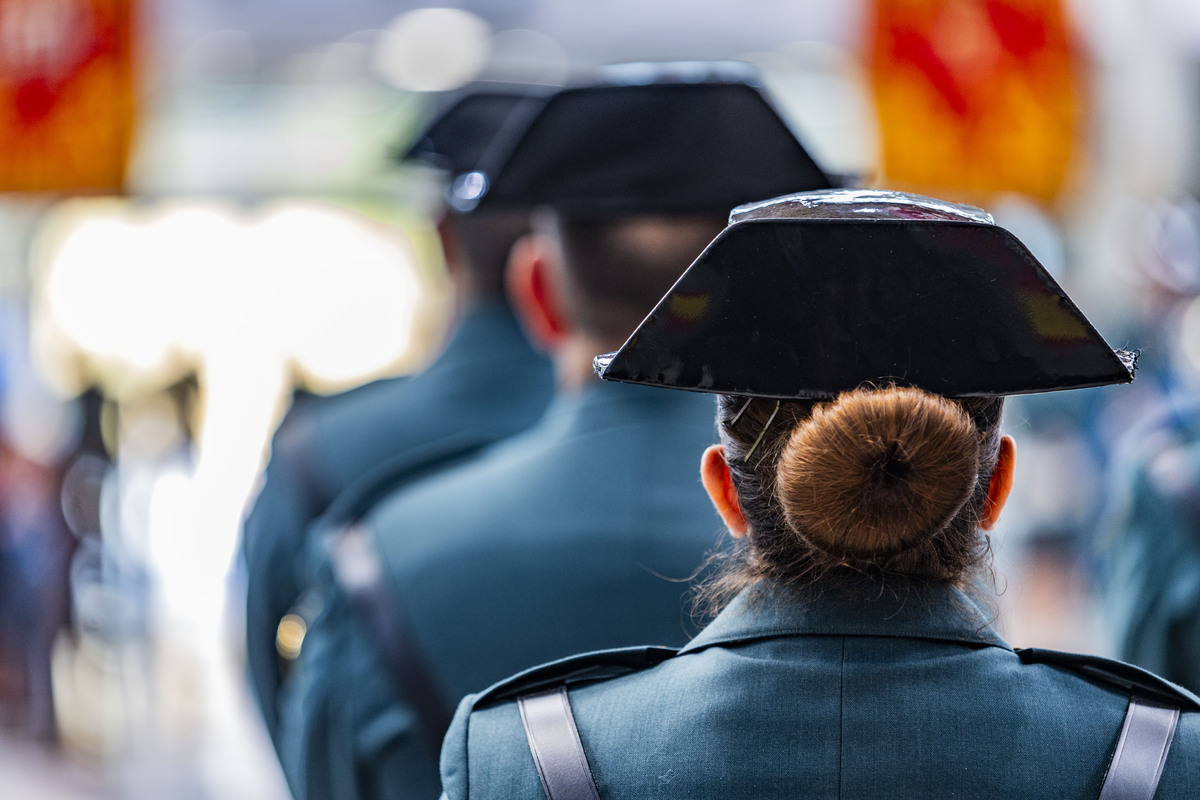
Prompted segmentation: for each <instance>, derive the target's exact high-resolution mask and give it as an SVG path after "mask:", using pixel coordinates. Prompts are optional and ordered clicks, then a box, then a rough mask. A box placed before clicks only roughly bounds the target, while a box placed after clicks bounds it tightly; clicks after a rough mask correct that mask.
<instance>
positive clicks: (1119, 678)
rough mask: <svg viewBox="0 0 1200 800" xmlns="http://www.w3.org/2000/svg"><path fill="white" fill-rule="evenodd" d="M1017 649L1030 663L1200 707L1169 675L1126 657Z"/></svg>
mask: <svg viewBox="0 0 1200 800" xmlns="http://www.w3.org/2000/svg"><path fill="white" fill-rule="evenodd" d="M1016 652H1017V655H1018V656H1020V658H1021V661H1023V662H1024V663H1026V664H1046V665H1047V666H1051V667H1060V668H1062V669H1065V670H1067V671H1068V672H1073V673H1075V674H1076V675H1079V676H1080V677H1082V678H1086V679H1087V680H1090V681H1092V682H1094V683H1099V684H1101V685H1103V686H1111V687H1116V688H1118V689H1120V690H1122V691H1124V692H1128V693H1130V694H1134V695H1138V696H1140V697H1145V698H1147V699H1151V700H1157V701H1159V702H1161V703H1164V704H1165V705H1169V706H1174V707H1177V708H1179V709H1180V710H1182V711H1200V697H1197V696H1196V695H1195V694H1193V693H1192V692H1190V691H1188V690H1187V689H1184V688H1183V687H1182V686H1177V685H1175V684H1173V683H1171V682H1170V681H1169V680H1167V679H1166V678H1160V677H1159V676H1157V675H1155V674H1154V673H1153V672H1149V671H1147V670H1144V669H1142V668H1141V667H1135V666H1134V665H1132V664H1126V663H1125V662H1123V661H1116V660H1114V659H1111V658H1101V657H1100V656H1092V655H1084V654H1080V653H1061V652H1059V651H1057V650H1042V649H1041V648H1037V647H1028V648H1023V649H1020V650H1017V651H1016Z"/></svg>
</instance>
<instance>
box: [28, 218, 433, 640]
mask: <svg viewBox="0 0 1200 800" xmlns="http://www.w3.org/2000/svg"><path fill="white" fill-rule="evenodd" d="M53 214H54V212H53V211H52V212H51V215H53ZM49 227H50V228H51V229H53V233H54V235H48V236H47V239H46V241H44V242H43V243H42V247H43V249H44V250H46V251H47V252H46V253H44V254H43V255H44V260H43V264H44V267H43V269H42V271H41V273H40V274H39V278H40V284H39V287H40V291H39V294H38V297H39V300H40V312H41V314H42V315H43V316H44V317H46V318H49V319H51V320H52V321H53V326H52V327H53V328H54V329H55V330H56V331H57V335H58V336H59V337H60V338H61V339H62V340H63V342H64V346H65V345H67V344H69V345H70V346H71V347H73V348H75V351H76V352H77V353H78V354H80V355H82V356H83V357H84V359H85V360H86V361H88V362H89V363H90V364H91V365H92V367H93V369H95V370H96V371H97V372H98V373H99V374H101V375H105V374H109V375H110V378H109V383H110V384H115V385H118V386H119V385H121V384H122V383H123V381H122V378H121V376H122V375H130V374H137V373H138V372H139V371H140V370H150V369H159V368H160V367H161V366H162V364H163V363H168V364H170V363H176V362H177V363H176V367H175V368H174V371H173V372H171V371H168V372H167V374H171V375H174V377H173V378H172V380H174V379H177V377H178V376H179V375H181V374H182V373H183V372H184V371H186V370H187V369H190V368H194V369H196V371H197V374H198V378H199V388H200V400H201V402H202V403H203V408H204V414H203V418H202V425H201V426H200V429H199V430H198V431H197V435H196V442H195V446H194V450H193V451H192V452H191V453H190V454H189V453H183V452H177V451H174V450H172V448H171V446H170V442H171V441H178V440H173V439H172V438H171V437H170V436H164V435H163V431H162V430H161V428H162V426H161V425H159V424H158V423H159V422H160V421H163V420H165V419H166V418H165V417H163V420H159V417H156V416H154V415H151V417H153V418H152V419H151V418H147V419H143V420H141V423H146V424H141V423H139V424H135V422H137V421H136V420H135V419H134V417H135V414H134V413H133V412H134V410H135V404H133V403H132V399H133V398H132V397H131V398H130V399H128V400H126V406H127V409H128V411H129V413H128V414H127V415H126V418H125V420H124V422H125V423H126V424H125V426H124V428H125V429H124V430H123V436H122V441H121V445H120V452H119V459H120V469H121V475H122V481H121V484H122V489H121V493H122V497H121V498H120V501H119V502H120V509H121V511H120V517H121V524H120V525H119V526H118V527H119V528H120V529H121V530H120V533H119V539H120V541H121V546H122V547H123V548H124V549H125V550H126V551H128V552H129V553H130V555H131V557H133V558H135V559H138V560H141V559H144V560H145V561H146V562H148V563H149V565H150V568H151V571H152V573H153V574H154V576H155V577H156V579H157V580H156V583H157V585H158V586H159V587H160V590H161V592H162V594H161V599H162V613H163V614H164V615H165V617H166V618H168V619H170V620H174V621H175V622H179V623H181V624H184V625H185V626H186V625H191V624H197V625H200V626H201V627H202V628H204V629H205V630H210V631H215V630H216V629H217V626H218V625H219V624H220V623H221V620H222V613H223V611H222V604H221V602H220V595H221V593H222V592H223V591H224V589H223V587H224V581H225V576H226V574H227V572H228V569H229V567H230V565H231V564H232V563H233V561H234V554H235V549H236V542H237V539H238V532H239V527H240V522H241V518H242V513H243V511H244V508H245V504H246V501H247V498H248V496H249V494H250V491H251V487H252V486H253V484H254V480H255V478H256V476H257V475H258V473H259V471H260V469H261V466H262V459H263V456H264V453H265V449H266V444H267V440H268V437H269V436H270V433H271V430H272V426H273V424H274V422H275V421H276V413H277V409H278V408H279V402H280V398H281V397H282V396H284V395H285V394H286V393H287V392H288V391H289V390H290V389H291V385H292V381H291V378H292V374H291V373H292V371H293V370H298V371H299V373H300V374H301V376H302V377H304V378H306V379H309V380H312V381H316V382H321V383H323V384H324V385H326V386H337V385H342V386H345V385H347V384H350V383H353V382H356V381H358V380H361V379H362V378H364V377H366V376H368V375H371V374H377V373H380V372H383V371H386V370H387V369H388V367H389V365H392V364H396V363H397V362H398V361H399V360H400V359H401V358H402V357H403V356H405V355H406V350H407V349H408V347H409V343H410V339H411V329H412V326H413V324H414V321H415V318H416V316H417V306H418V301H419V300H420V294H421V287H420V285H419V282H418V272H417V268H416V256H415V253H414V251H413V247H412V245H411V243H410V242H409V241H408V239H407V237H405V236H404V234H403V233H402V232H400V231H399V230H398V229H396V228H394V227H392V226H388V225H384V224H382V223H376V222H373V221H370V220H368V219H366V218H364V217H362V216H360V215H357V214H354V213H351V212H349V211H345V210H342V209H339V208H335V207H332V206H328V205H323V204H318V203H314V202H304V203H298V202H286V203H279V204H276V205H273V206H269V207H267V208H265V209H263V210H259V211H257V212H253V213H249V214H247V213H235V212H234V211H233V210H232V209H231V207H229V206H226V205H221V204H216V203H201V204H196V203H171V204H162V205H159V206H157V207H155V208H153V209H151V210H150V211H138V210H133V209H131V208H130V207H129V206H128V205H126V204H121V203H113V202H111V201H110V202H106V203H102V204H94V205H91V206H88V205H87V204H86V203H84V204H82V205H79V204H73V205H71V207H70V208H69V209H68V210H67V211H64V215H63V216H62V217H60V218H57V219H52V220H51V223H50V225H49ZM151 410H152V409H151ZM159 416H161V415H159ZM149 423H154V424H150V425H149V427H147V424H149ZM168 433H169V432H168ZM172 624H174V623H172Z"/></svg>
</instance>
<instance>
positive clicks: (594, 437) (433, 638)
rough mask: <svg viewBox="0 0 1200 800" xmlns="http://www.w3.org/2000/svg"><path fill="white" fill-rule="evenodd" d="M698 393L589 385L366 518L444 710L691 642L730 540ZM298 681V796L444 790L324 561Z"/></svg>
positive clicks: (293, 710)
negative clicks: (509, 684) (705, 566)
mask: <svg viewBox="0 0 1200 800" xmlns="http://www.w3.org/2000/svg"><path fill="white" fill-rule="evenodd" d="M715 438H716V437H715V431H714V425H713V400H712V398H711V397H709V396H706V395H699V394H693V393H686V392H663V391H660V390H658V389H653V388H647V387H642V386H629V385H624V384H611V383H601V382H600V381H598V380H594V381H592V382H591V383H590V384H589V385H588V387H587V388H586V389H584V390H583V391H582V392H581V393H580V394H578V395H573V396H566V397H561V398H560V399H559V400H557V401H556V402H555V404H554V406H552V408H551V409H550V411H549V412H548V413H547V415H546V418H545V419H544V420H543V421H542V422H541V423H539V425H538V426H536V427H535V428H533V429H531V430H529V431H527V432H525V433H524V434H521V435H520V436H516V437H513V438H512V439H509V440H507V441H506V442H503V443H501V444H500V445H497V446H496V447H495V448H492V449H491V450H489V451H488V452H486V453H484V454H483V455H481V456H480V457H478V458H476V459H474V460H472V461H470V462H469V463H465V464H463V465H460V466H458V467H456V468H454V469H452V470H448V471H444V472H440V473H438V474H437V475H435V476H433V477H431V478H429V479H428V480H424V481H421V482H419V483H416V484H411V485H408V486H406V487H404V488H403V489H402V490H401V491H400V492H398V493H396V494H395V495H392V496H389V497H387V498H386V499H384V500H383V501H382V502H380V503H379V504H378V505H377V506H376V507H375V508H374V509H373V510H372V511H371V512H370V513H368V514H367V515H366V516H365V517H363V518H362V523H361V525H362V526H365V527H367V528H369V529H370V531H371V532H372V536H373V540H374V543H375V548H376V549H377V550H378V553H379V555H380V556H381V561H382V567H383V572H384V577H385V579H386V580H385V584H386V587H387V589H388V594H389V595H390V596H391V597H392V598H393V600H394V604H395V609H396V613H398V614H400V615H402V617H403V619H404V620H405V622H406V627H407V628H408V630H409V631H410V632H411V638H412V642H413V645H414V646H415V649H416V650H417V651H418V653H419V655H420V657H421V658H422V659H423V660H424V661H425V663H426V664H427V665H428V668H429V670H428V671H429V673H430V674H432V676H433V678H434V681H435V683H436V684H437V687H438V688H437V694H438V695H439V696H440V698H439V699H440V700H441V702H442V703H443V704H444V706H445V708H446V710H447V716H449V712H450V711H452V710H453V709H454V707H455V705H456V704H457V702H458V700H459V699H460V698H461V697H462V696H463V695H464V694H466V693H467V692H471V691H478V690H480V689H481V688H484V687H486V686H488V685H490V684H492V683H494V682H495V681H497V680H499V679H501V678H503V677H504V676H505V675H510V674H512V673H513V672H515V671H516V670H519V669H524V668H526V667H529V666H532V665H534V664H538V663H542V662H544V661H547V660H550V659H554V658H562V657H564V656H567V655H570V654H571V653H577V652H580V651H583V650H591V649H598V648H602V647H623V646H631V645H647V644H664V645H675V646H678V645H682V644H684V643H685V642H686V641H687V640H688V638H690V636H691V634H693V633H694V632H695V631H696V629H697V627H698V626H696V625H694V624H692V623H691V617H690V614H689V608H690V607H689V604H688V602H687V594H688V590H689V585H688V583H687V580H686V579H687V578H688V577H689V576H691V575H692V574H693V573H694V572H695V571H696V570H697V569H698V568H699V567H700V565H701V564H702V562H703V561H704V558H705V555H706V553H707V551H708V550H709V549H710V548H711V547H712V546H714V545H715V544H716V543H717V542H718V541H719V540H720V539H721V530H722V529H721V524H720V520H719V518H718V517H717V515H716V513H715V512H714V511H713V510H712V504H711V503H710V502H709V500H708V498H707V496H706V495H705V493H704V489H703V487H702V486H701V485H700V479H699V463H700V455H701V453H702V451H703V449H704V448H705V447H706V446H707V445H708V444H711V443H712V442H713V441H714V440H715ZM322 575H323V586H322V593H323V610H322V612H321V613H320V614H319V615H318V616H317V617H316V618H315V620H314V622H313V624H312V626H311V627H310V629H309V631H308V634H307V637H306V638H305V641H304V646H303V650H302V652H301V655H300V659H299V661H298V665H297V669H296V671H295V673H294V675H293V677H292V679H290V680H289V686H288V691H287V699H286V702H285V707H284V715H283V725H282V729H281V730H282V735H281V743H282V762H283V766H284V773H285V775H286V776H287V778H288V781H289V785H290V786H291V787H292V791H293V793H294V794H295V795H296V797H297V798H298V800H317V799H318V798H337V799H338V800H355V798H380V797H397V798H402V797H430V798H435V797H437V794H438V790H439V784H440V781H439V778H438V770H437V753H436V748H431V747H430V746H429V744H428V743H427V741H426V739H425V737H424V736H423V731H422V729H421V728H420V725H419V722H418V720H417V719H416V718H415V716H414V711H413V709H412V707H411V706H410V704H409V702H407V700H406V698H405V697H404V696H403V695H402V694H400V693H398V692H397V691H396V688H395V685H394V684H393V682H392V679H391V677H392V676H391V675H389V673H388V671H387V669H386V668H385V666H384V662H383V661H382V659H381V657H380V654H379V650H378V648H377V647H376V646H375V642H374V641H372V635H373V634H374V632H373V631H372V630H368V629H367V628H366V626H365V625H364V623H363V621H362V619H361V618H360V617H359V615H358V614H356V613H355V612H356V609H355V608H354V607H352V605H351V603H350V601H349V600H348V598H347V594H346V592H345V591H344V590H343V589H342V587H340V586H339V585H338V584H337V583H336V582H335V581H334V580H333V578H332V576H333V571H332V569H331V568H329V567H326V568H325V569H323V570H322Z"/></svg>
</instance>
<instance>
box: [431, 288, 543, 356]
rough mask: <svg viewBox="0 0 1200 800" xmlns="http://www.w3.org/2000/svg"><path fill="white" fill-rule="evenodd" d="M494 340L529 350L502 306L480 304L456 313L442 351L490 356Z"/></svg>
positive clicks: (510, 314) (492, 302)
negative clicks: (514, 344) (509, 341)
mask: <svg viewBox="0 0 1200 800" xmlns="http://www.w3.org/2000/svg"><path fill="white" fill-rule="evenodd" d="M498 337H500V338H501V340H506V341H507V340H511V341H514V342H517V343H519V344H522V345H524V346H525V347H526V348H530V349H532V345H530V344H529V343H528V342H527V341H526V339H525V334H524V333H523V332H522V331H521V326H520V323H518V322H517V317H516V314H515V313H514V312H513V310H512V309H511V308H510V307H509V306H508V305H507V304H506V303H501V302H499V301H495V300H489V301H480V302H478V303H475V304H473V305H471V306H469V307H467V308H466V309H464V310H463V311H462V312H461V313H460V314H459V317H458V319H457V320H455V323H454V333H453V334H451V336H450V341H449V342H447V343H446V350H447V351H450V350H454V351H456V352H457V351H463V352H465V353H469V354H471V353H488V354H491V353H492V352H493V351H494V350H495V347H496V341H497V338H498Z"/></svg>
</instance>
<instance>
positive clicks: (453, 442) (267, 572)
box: [242, 304, 553, 740]
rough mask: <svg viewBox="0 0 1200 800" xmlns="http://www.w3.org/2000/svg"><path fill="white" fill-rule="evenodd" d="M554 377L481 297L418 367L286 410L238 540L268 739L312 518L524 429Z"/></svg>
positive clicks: (506, 318) (250, 651)
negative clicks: (378, 479)
mask: <svg viewBox="0 0 1200 800" xmlns="http://www.w3.org/2000/svg"><path fill="white" fill-rule="evenodd" d="M552 383H553V378H552V370H551V367H550V364H549V362H548V361H547V360H546V359H545V358H543V357H542V356H540V355H538V354H537V353H535V352H534V350H533V349H532V348H531V347H530V345H529V343H528V341H527V340H526V339H525V336H524V334H523V333H522V331H521V329H520V326H519V325H518V324H517V320H516V318H515V317H514V316H513V313H512V311H511V310H509V309H508V308H507V307H505V306H502V305H499V304H488V305H482V306H479V307H476V308H474V309H472V310H470V311H467V312H466V313H464V315H463V316H462V318H461V319H460V320H459V321H458V324H457V327H456V329H455V333H454V336H453V337H452V338H451V340H450V342H449V343H448V345H447V347H446V349H445V351H444V352H443V353H442V354H441V355H440V356H439V357H438V359H437V360H436V361H434V363H433V364H431V365H430V366H429V367H428V368H427V369H426V370H425V371H423V372H421V373H420V374H418V375H414V376H412V377H408V378H394V379H389V380H381V381H376V382H374V383H370V384H367V385H366V386H362V387H360V388H358V389H354V390H352V391H349V392H346V393H344V394H340V395H334V396H331V397H327V398H316V399H313V400H311V401H309V402H308V403H306V404H304V405H302V406H296V407H294V408H293V410H292V411H290V412H289V413H288V415H287V416H286V417H285V418H284V421H283V423H282V424H281V425H280V428H279V431H278V432H277V433H276V436H275V440H274V442H273V443H272V455H271V461H270V463H269V464H268V466H267V472H266V483H265V484H264V485H263V489H262V492H261V493H260V494H259V496H258V499H257V500H256V501H255V504H254V508H253V511H252V512H251V514H250V516H249V518H248V519H247V520H246V525H245V529H244V532H243V542H242V546H243V552H244V554H245V564H246V574H247V591H246V659H247V662H248V666H249V670H250V677H251V685H252V687H253V689H254V693H255V695H256V697H257V698H258V701H259V705H260V707H261V708H262V711H263V717H264V719H265V721H266V723H267V728H268V730H269V731H270V732H271V735H272V738H274V739H276V740H277V724H278V698H277V693H278V691H279V681H280V672H279V657H278V655H277V654H276V651H275V632H276V629H277V628H278V626H279V621H280V619H282V618H283V616H284V615H285V614H287V613H288V611H289V610H290V609H291V608H292V606H293V605H294V604H295V603H296V601H297V599H298V598H299V597H300V595H301V593H302V591H303V590H304V588H305V587H306V586H307V584H308V582H309V580H310V575H309V571H310V567H309V563H310V561H311V548H310V540H311V539H312V538H313V537H312V534H311V529H310V525H311V523H313V521H314V520H315V519H317V518H318V517H319V516H320V515H321V514H323V513H325V511H326V510H327V509H328V507H329V505H330V503H331V502H332V501H333V500H334V498H336V497H338V496H339V495H340V494H342V493H343V492H344V491H345V490H347V489H348V488H349V487H351V486H352V485H355V484H357V483H360V482H363V481H369V480H372V479H373V477H372V476H375V475H376V474H377V473H386V477H387V479H388V480H391V481H394V482H399V481H400V480H401V479H402V477H403V476H404V475H407V474H409V473H415V472H418V471H421V470H425V469H429V468H432V467H434V466H437V465H444V464H446V463H447V462H449V461H451V460H453V459H455V458H459V457H462V456H463V455H465V454H467V453H470V452H472V451H474V450H477V449H479V448H480V447H482V446H485V445H488V444H492V443H494V442H496V441H498V440H500V439H502V438H504V437H506V436H511V435H512V434H514V433H517V432H518V431H521V430H524V429H525V428H528V427H529V426H531V425H533V424H534V423H535V422H536V421H537V420H538V419H539V418H540V416H541V415H542V413H543V412H544V411H545V409H546V406H547V405H548V404H549V401H550V397H551V390H552Z"/></svg>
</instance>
